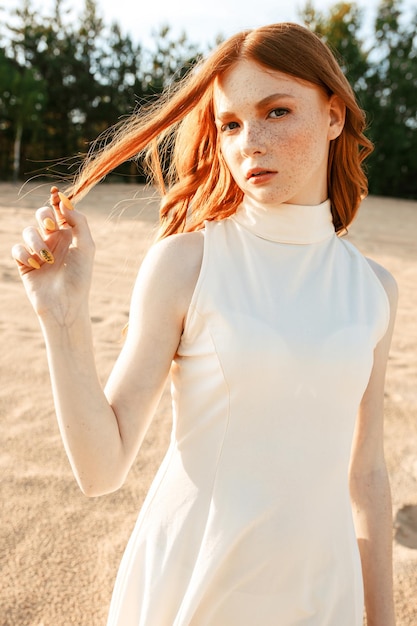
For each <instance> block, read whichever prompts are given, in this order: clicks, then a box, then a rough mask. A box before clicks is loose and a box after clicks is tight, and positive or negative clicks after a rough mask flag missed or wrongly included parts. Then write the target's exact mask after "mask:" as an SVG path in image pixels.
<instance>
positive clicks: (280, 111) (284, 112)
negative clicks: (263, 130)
mask: <svg viewBox="0 0 417 626" xmlns="http://www.w3.org/2000/svg"><path fill="white" fill-rule="evenodd" d="M287 113H289V110H288V109H283V108H282V107H279V108H278V109H272V111H271V112H270V113H269V116H268V117H272V118H273V119H277V118H278V117H284V116H285V115H287Z"/></svg>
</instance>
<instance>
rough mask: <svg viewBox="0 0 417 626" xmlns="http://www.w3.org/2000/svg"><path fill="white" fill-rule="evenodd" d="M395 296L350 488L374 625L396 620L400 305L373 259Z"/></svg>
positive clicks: (364, 408) (365, 405) (360, 422)
mask: <svg viewBox="0 0 417 626" xmlns="http://www.w3.org/2000/svg"><path fill="white" fill-rule="evenodd" d="M372 266H373V269H374V271H375V272H376V273H377V275H378V276H379V278H380V280H381V282H382V284H383V285H384V287H385V289H386V292H387V294H388V297H389V300H390V307H391V320H390V325H389V328H388V330H387V333H386V335H385V337H383V339H382V340H381V341H380V342H379V344H378V346H377V347H376V349H375V353H374V365H373V370H372V374H371V377H370V380H369V383H368V387H367V389H366V391H365V394H364V396H363V399H362V402H361V405H360V408H359V413H358V418H357V424H356V430H355V436H354V442H353V448H352V458H351V467H350V491H351V501H352V509H353V515H354V520H355V527H356V535H357V539H358V545H359V550H360V555H361V562H362V571H363V578H364V589H365V606H366V615H367V624H368V626H394V625H395V616H394V605H393V588H392V587H393V583H392V507H391V494H390V486H389V480H388V474H387V469H386V465H385V458H384V441H383V438H384V430H383V421H384V383H385V372H386V365H387V360H388V352H389V347H390V343H391V337H392V332H393V326H394V319H395V312H396V306H397V288H396V284H395V281H394V280H393V278H392V277H391V276H390V275H389V274H388V272H386V271H385V270H383V269H382V268H380V267H379V266H377V265H376V264H372Z"/></svg>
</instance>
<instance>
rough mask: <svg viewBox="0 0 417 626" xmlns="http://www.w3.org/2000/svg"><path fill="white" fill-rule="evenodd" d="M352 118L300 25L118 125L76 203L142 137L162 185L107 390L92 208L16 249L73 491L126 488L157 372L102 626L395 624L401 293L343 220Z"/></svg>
mask: <svg viewBox="0 0 417 626" xmlns="http://www.w3.org/2000/svg"><path fill="white" fill-rule="evenodd" d="M363 129H364V116H363V113H362V112H361V110H360V109H359V108H358V105H357V103H356V102H355V99H354V96H353V93H352V90H351V89H350V87H349V85H348V83H347V81H346V79H345V78H344V76H343V74H342V72H341V71H340V69H339V67H338V65H337V63H336V62H335V60H334V58H333V56H332V54H331V53H330V52H329V50H328V49H327V47H326V46H325V45H324V44H323V43H322V42H321V41H320V40H319V39H318V38H317V37H316V36H315V35H314V34H312V33H311V32H309V31H308V30H307V29H305V28H303V27H301V26H297V25H294V24H275V25H272V26H266V27H263V28H259V29H257V30H253V31H248V32H243V33H240V34H238V35H236V36H234V37H232V38H231V39H229V40H228V41H226V42H225V43H223V44H222V45H221V46H220V47H219V48H218V50H217V51H216V52H214V54H212V55H211V56H210V57H209V58H208V59H207V60H205V61H204V62H202V63H201V64H200V66H199V67H197V68H196V69H195V70H194V71H193V72H192V74H190V75H189V76H188V77H187V78H186V79H185V80H184V81H183V82H182V83H181V84H180V85H179V86H178V87H177V88H176V90H175V92H174V93H173V92H172V90H171V93H170V94H169V95H167V96H166V97H165V98H164V100H163V101H161V102H160V104H159V105H158V106H157V107H156V108H154V109H152V110H151V111H147V112H146V113H143V114H142V113H140V114H138V115H134V116H132V118H131V119H130V120H129V121H128V122H127V123H125V124H124V125H123V126H122V127H118V128H116V129H115V131H114V133H113V135H112V140H111V142H109V143H108V145H107V146H105V147H104V148H102V149H101V151H99V152H98V153H93V154H92V156H91V158H90V159H89V160H88V161H87V162H86V164H85V166H84V169H83V170H82V172H81V174H80V176H79V177H78V179H77V180H76V181H75V183H74V185H73V187H72V188H71V189H70V190H69V192H68V196H69V197H70V198H71V199H72V200H74V201H76V200H77V199H78V198H80V197H81V196H82V195H83V194H84V193H86V192H87V191H88V189H89V188H90V187H91V186H93V185H94V184H95V183H96V182H98V181H99V180H101V179H102V178H103V177H104V176H105V175H106V174H107V173H108V172H109V171H111V170H112V169H113V168H114V167H116V166H117V165H119V164H120V163H121V162H123V161H124V160H126V159H129V158H132V157H134V156H136V155H137V154H138V153H141V152H142V151H144V150H146V149H148V152H147V158H148V163H149V164H150V167H151V168H152V171H153V174H154V179H156V180H157V181H159V182H160V184H161V185H162V186H163V193H164V195H163V199H162V204H161V228H160V237H159V241H158V242H157V243H156V244H155V245H154V246H153V247H152V248H151V250H150V251H149V253H148V255H147V257H146V259H145V261H144V263H143V264H142V266H141V268H140V271H139V274H138V278H137V283H136V286H135V289H134V293H133V297H132V305H131V314H130V320H129V327H128V331H127V337H126V341H125V344H124V347H123V349H122V352H121V355H120V357H119V359H118V361H117V363H116V365H115V367H114V370H113V372H112V374H111V376H110V379H109V381H108V383H107V386H106V388H105V390H104V391H103V390H102V388H101V386H100V383H99V381H98V378H97V374H96V369H95V363H94V354H93V349H92V341H91V326H90V319H89V313H88V304H87V301H88V292H89V287H90V278H91V273H92V266H93V256H94V245H93V242H92V240H91V236H90V233H89V230H88V226H87V223H86V219H85V217H84V216H83V215H81V214H80V213H79V212H77V211H76V210H72V206H71V203H70V202H69V201H68V198H67V197H66V196H64V195H62V194H59V193H58V190H57V189H56V188H53V190H52V197H51V206H49V207H47V206H46V207H43V208H41V209H39V211H38V213H37V228H35V227H29V228H27V229H26V230H25V231H24V233H23V242H22V243H21V244H18V245H16V246H15V247H14V249H13V255H14V258H15V259H16V261H17V263H18V267H19V270H20V274H21V277H22V280H23V282H24V285H25V287H26V291H27V293H28V296H29V298H30V300H31V302H32V304H33V306H34V309H35V311H36V313H37V315H38V316H39V320H40V323H41V326H42V330H43V333H44V336H45V341H46V346H47V351H48V358H49V365H50V371H51V379H52V385H53V391H54V398H55V405H56V412H57V416H58V420H59V424H60V428H61V433H62V437H63V441H64V445H65V448H66V450H67V453H68V456H69V459H70V462H71V465H72V467H73V470H74V474H75V476H76V478H77V481H78V483H79V485H80V487H81V489H82V490H83V492H84V493H86V494H87V495H90V496H96V495H99V494H104V493H108V492H110V491H113V490H115V489H117V488H118V487H120V485H121V484H122V483H123V481H124V479H125V477H126V474H127V473H128V471H129V468H130V466H131V464H132V463H133V461H134V459H135V457H136V454H137V452H138V450H139V448H140V445H141V443H142V441H143V438H144V436H145V433H146V430H147V428H148V426H149V423H150V421H151V419H152V415H153V412H154V409H155V407H156V405H157V403H158V400H159V398H160V395H161V392H162V390H163V388H164V385H165V382H166V379H167V376H168V374H169V373H170V372H171V376H172V394H173V407H174V424H173V434H172V443H171V445H170V448H169V451H168V453H167V455H166V458H165V460H164V462H163V464H162V466H161V468H160V470H159V473H158V475H157V477H156V479H155V481H154V483H153V486H152V488H151V490H150V492H149V494H148V497H147V500H146V502H145V504H144V506H143V509H142V511H141V513H140V516H139V519H138V523H137V525H136V528H135V530H134V532H133V535H132V537H131V540H130V542H129V545H128V547H127V550H126V553H125V556H124V559H123V561H122V564H121V567H120V571H119V575H118V578H117V582H116V587H115V591H114V595H113V601H112V605H111V608H110V614H109V621H108V625H109V626H191V625H192V626H258V625H259V624H262V626H269V625H270V626H277V624H279V625H280V626H290V625H291V626H295V625H299V626H301V624H303V625H307V624H308V625H309V626H361V625H362V619H363V608H364V599H365V605H366V614H367V620H368V626H376V625H377V626H393V625H394V621H395V619H394V610H393V601H392V574H391V569H392V564H391V560H392V558H391V530H392V525H391V503H390V490H389V484H388V479H387V471H386V467H385V462H384V454H383V389H384V377H385V369H386V362H387V355H388V349H389V345H390V339H391V334H392V327H393V319H394V312H395V308H396V287H395V282H394V280H393V279H392V277H391V276H390V275H389V274H388V273H387V272H386V271H385V270H384V269H382V268H381V267H379V266H378V265H377V264H376V263H374V262H372V261H369V260H367V259H365V258H364V257H363V256H362V255H361V254H360V253H359V252H358V251H357V250H356V249H355V248H354V247H353V246H352V245H351V244H350V243H348V242H346V241H345V240H344V239H343V238H341V237H339V236H338V235H340V234H343V232H344V230H345V229H346V228H347V227H348V226H349V224H350V223H351V221H352V220H353V218H354V216H355V213H356V211H357V209H358V206H359V204H360V200H361V198H362V197H363V196H364V195H365V194H366V188H367V186H366V179H365V176H364V174H363V171H362V169H361V162H362V160H363V159H364V158H365V156H366V155H367V154H368V153H369V152H370V150H371V145H370V142H369V141H368V140H367V139H366V138H365V137H364V135H363ZM167 145H169V146H173V154H172V162H171V169H170V172H169V173H168V174H167V173H166V172H163V171H162V167H161V165H160V162H166V161H165V160H164V159H165V157H164V154H163V149H164V146H165V147H166V146H167ZM167 178H168V179H169V180H168V183H167V188H165V186H164V185H165V183H164V179H165V181H166V179H167Z"/></svg>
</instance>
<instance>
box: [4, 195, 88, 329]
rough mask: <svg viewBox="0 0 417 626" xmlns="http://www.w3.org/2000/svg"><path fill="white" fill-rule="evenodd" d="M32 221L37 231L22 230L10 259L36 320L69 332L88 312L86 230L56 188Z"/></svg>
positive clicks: (85, 226) (86, 227) (84, 220)
mask: <svg viewBox="0 0 417 626" xmlns="http://www.w3.org/2000/svg"><path fill="white" fill-rule="evenodd" d="M36 220H37V225H38V226H37V227H36V226H29V227H27V228H25V229H24V231H23V233H22V239H23V241H22V242H21V243H18V244H16V245H14V246H13V249H12V256H13V258H14V259H15V260H16V262H17V265H18V269H19V273H20V276H21V279H22V282H23V284H24V286H25V289H26V293H27V295H28V297H29V300H30V302H31V304H32V306H33V308H34V310H35V312H36V313H37V314H38V316H39V317H40V318H42V319H45V321H46V319H48V318H49V319H51V318H52V319H53V320H55V321H56V322H57V323H58V324H60V325H62V326H70V325H71V324H72V323H73V322H74V321H75V319H76V318H77V317H78V315H79V314H80V312H81V311H82V310H83V309H85V307H87V306H88V294H89V290H90V285H91V276H92V268H93V260H94V242H93V239H92V237H91V233H90V229H89V227H88V224H87V220H86V218H85V216H84V215H82V214H81V213H79V212H78V211H76V210H75V209H73V207H72V205H71V203H70V202H69V200H68V199H67V198H66V197H65V196H64V195H63V194H60V193H59V191H58V189H57V188H56V187H52V189H51V206H45V207H42V208H40V209H38V210H37V212H36Z"/></svg>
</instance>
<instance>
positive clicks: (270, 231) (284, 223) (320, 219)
mask: <svg viewBox="0 0 417 626" xmlns="http://www.w3.org/2000/svg"><path fill="white" fill-rule="evenodd" d="M232 219H234V220H235V221H236V222H238V223H239V224H240V225H241V226H243V227H244V228H245V229H246V230H249V231H250V232H251V233H253V234H254V235H256V236H257V237H261V238H262V239H268V240H269V241H276V242H279V243H289V244H311V243H318V242H319V241H323V240H324V239H327V238H329V237H330V236H331V235H334V234H335V230H334V225H333V221H332V214H331V210H330V200H326V201H325V202H322V203H321V204H317V205H312V206H304V205H299V204H285V203H283V204H279V205H278V206H276V207H272V208H271V207H265V206H262V205H261V204H257V203H256V202H255V201H254V200H252V199H250V198H248V197H246V196H245V197H244V199H243V202H242V204H241V205H240V207H239V208H238V210H237V211H236V213H235V214H234V215H233V218H232Z"/></svg>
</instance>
